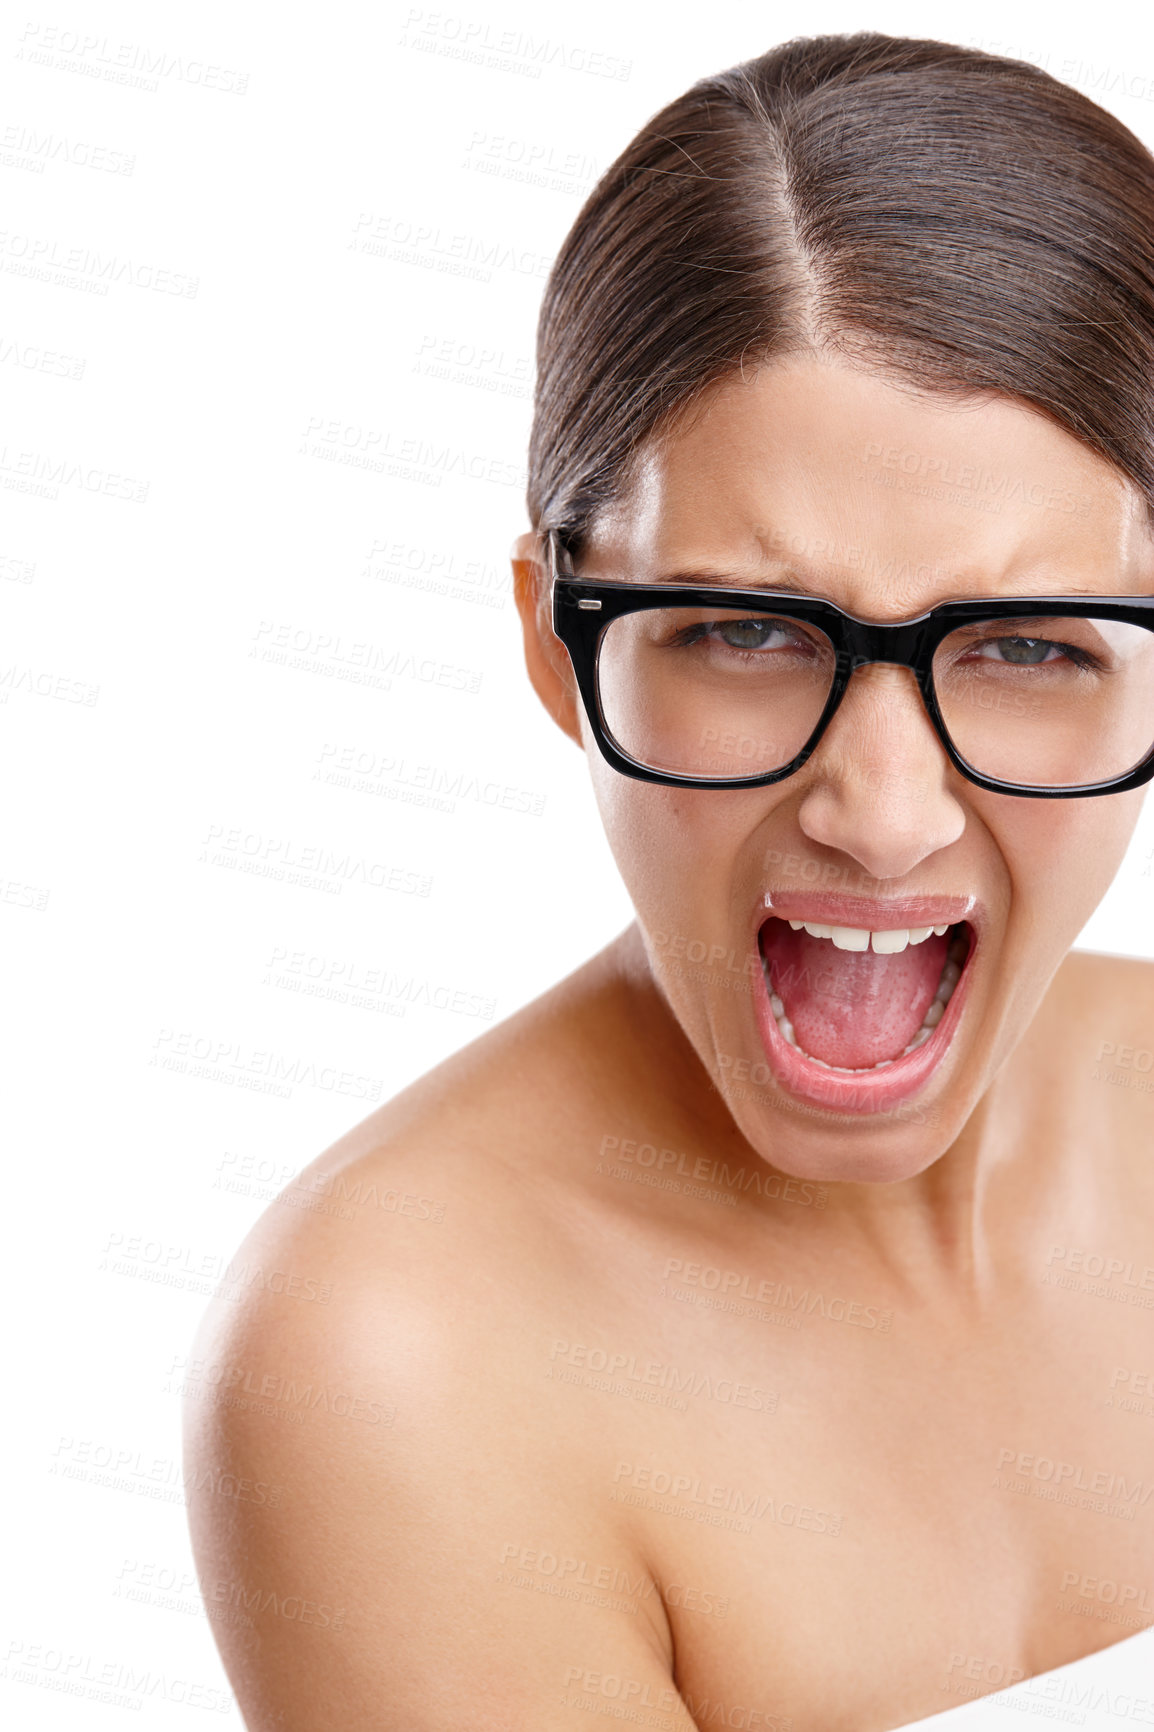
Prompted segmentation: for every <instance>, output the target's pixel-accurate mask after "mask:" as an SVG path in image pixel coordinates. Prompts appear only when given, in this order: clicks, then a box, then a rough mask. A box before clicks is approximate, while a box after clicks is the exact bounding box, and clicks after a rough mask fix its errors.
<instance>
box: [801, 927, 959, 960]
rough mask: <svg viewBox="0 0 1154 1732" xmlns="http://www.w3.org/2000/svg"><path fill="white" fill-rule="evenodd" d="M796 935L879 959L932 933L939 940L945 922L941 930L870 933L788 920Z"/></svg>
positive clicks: (862, 929)
mask: <svg viewBox="0 0 1154 1732" xmlns="http://www.w3.org/2000/svg"><path fill="white" fill-rule="evenodd" d="M789 924H790V925H791V926H792V927H793V930H794V931H795V932H796V931H797V930H798V928H799V927H804V928H805V930H806V931H807V932H808V933H809V934H810V936H811V937H812V938H829V939H832V941H833V945H834V948H835V950H869V948H870V946H871V945H872V946H873V949H874V950H875V951H876V953H877V954H878V955H879V956H893V955H894V954H895V953H896V952H897V951H899V950H904V949H905V948H906V945H907V944H921V943H922V942H923V941H924V940H925V939H927V938H928V937H929V935H930V933H931V932H932V933H933V934H934V936H935V937H937V938H940V937H941V936H942V934H943V932H948V931H949V922H948V921H947V922H946V923H945V924H944V925H942V926H897V927H893V928H891V929H890V930H888V931H881V932H873V931H871V930H870V928H869V927H868V926H823V925H822V924H821V923H820V921H817V920H791V921H790V923H789Z"/></svg>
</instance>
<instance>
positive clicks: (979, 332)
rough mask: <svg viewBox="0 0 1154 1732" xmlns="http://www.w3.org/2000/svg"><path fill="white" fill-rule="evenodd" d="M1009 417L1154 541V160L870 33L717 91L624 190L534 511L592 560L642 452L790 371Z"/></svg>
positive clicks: (549, 355) (1110, 130)
mask: <svg viewBox="0 0 1154 1732" xmlns="http://www.w3.org/2000/svg"><path fill="white" fill-rule="evenodd" d="M804 349H810V350H817V351H822V352H827V353H830V354H833V355H841V356H842V357H844V359H845V361H846V362H847V363H849V364H853V365H858V366H864V367H868V368H870V369H871V370H873V371H875V372H877V373H884V374H888V375H889V376H891V377H892V378H893V379H894V380H895V381H897V382H901V381H904V382H906V383H908V384H909V385H911V386H913V387H914V388H916V389H920V390H932V391H939V392H943V393H946V394H948V395H953V396H956V397H959V398H962V399H965V398H972V397H974V396H975V395H977V394H979V393H986V392H991V391H993V392H1000V393H1003V394H1008V395H1010V396H1013V397H1015V398H1018V399H1020V400H1022V401H1024V402H1025V403H1026V404H1028V405H1030V406H1032V407H1033V408H1035V409H1037V410H1040V411H1041V412H1042V413H1044V414H1046V415H1048V416H1050V417H1051V419H1052V420H1054V421H1056V422H1057V423H1058V424H1059V426H1061V427H1062V428H1064V429H1065V430H1066V431H1067V432H1069V433H1071V434H1073V435H1074V437H1075V438H1077V439H1080V440H1082V441H1083V442H1084V443H1085V444H1086V445H1088V446H1090V447H1091V448H1092V449H1093V450H1094V451H1095V452H1097V453H1098V454H1099V455H1101V456H1102V457H1104V458H1106V459H1107V460H1108V461H1109V462H1111V463H1113V464H1114V465H1115V466H1116V467H1117V468H1118V469H1119V470H1121V471H1122V472H1123V474H1125V475H1126V476H1127V477H1128V478H1129V479H1130V480H1131V481H1132V482H1133V483H1135V484H1136V485H1137V487H1138V488H1139V489H1140V491H1141V492H1142V494H1143V495H1144V496H1145V499H1146V504H1147V510H1148V512H1149V513H1150V518H1151V522H1152V523H1154V426H1152V413H1151V411H1152V394H1154V157H1152V156H1151V155H1150V153H1149V152H1148V151H1147V150H1146V148H1145V147H1144V146H1143V145H1142V144H1141V143H1140V142H1139V140H1138V139H1137V138H1135V136H1134V134H1133V133H1131V132H1130V131H1129V130H1128V129H1127V128H1126V127H1125V126H1123V124H1122V122H1121V121H1119V120H1117V119H1115V118H1114V116H1113V115H1111V114H1109V113H1107V112H1106V111H1105V110H1104V109H1102V108H1099V107H1098V106H1097V104H1096V103H1093V102H1091V101H1090V100H1089V98H1088V97H1085V96H1082V95H1080V94H1079V93H1078V92H1077V91H1075V90H1073V89H1071V88H1070V87H1069V86H1068V85H1065V84H1062V83H1060V82H1059V81H1058V80H1057V79H1055V78H1051V77H1050V75H1049V74H1048V73H1046V72H1043V71H1041V70H1040V69H1039V68H1038V67H1036V66H1031V65H1029V64H1028V63H1026V62H1025V61H1021V60H1006V59H1003V58H1001V57H1000V56H997V55H992V54H985V53H982V52H980V51H979V50H977V49H970V48H958V47H954V46H952V45H950V44H949V43H944V42H931V41H923V40H920V39H913V38H907V37H894V36H884V35H879V34H877V33H875V32H862V33H860V34H857V35H854V36H813V37H806V38H801V39H798V40H795V41H792V42H787V43H784V44H783V45H782V46H780V47H778V48H774V49H771V50H770V51H769V52H768V53H766V54H763V55H761V56H760V57H759V58H758V59H756V60H749V61H746V62H745V63H744V64H742V65H740V66H735V67H732V68H731V69H730V70H729V71H726V72H719V73H717V74H715V75H714V76H712V77H709V78H703V79H700V80H699V81H698V82H697V83H696V84H694V85H693V86H692V87H691V89H689V90H688V91H686V93H685V94H684V95H683V96H680V97H678V98H677V100H676V101H675V102H671V103H670V104H669V105H668V106H667V107H666V108H663V109H662V110H661V111H660V113H659V114H656V115H655V116H654V117H653V119H652V120H650V121H649V122H648V123H647V124H646V125H645V126H644V127H642V129H641V131H640V132H639V133H638V134H637V136H636V138H635V139H634V140H633V142H632V143H631V144H629V145H628V146H627V148H626V149H625V150H624V151H623V152H622V154H621V155H620V156H619V157H618V158H617V160H616V162H614V163H613V164H612V165H611V167H610V168H608V169H607V170H606V172H605V174H604V175H602V177H601V179H600V180H599V181H598V183H597V185H596V186H595V187H594V189H593V191H592V193H591V194H590V195H589V197H588V199H587V200H586V202H585V204H584V205H583V206H582V209H581V211H580V213H579V214H578V216H577V220H576V221H575V223H574V225H573V227H572V229H571V230H570V232H569V234H568V236H567V237H566V239H565V241H564V243H563V245H562V247H561V250H560V252H559V254H558V255H557V258H556V261H555V263H554V265H553V269H552V272H551V274H550V277H549V280H548V283H547V285H546V289H545V294H544V299H543V302H542V306H541V315H540V322H539V325H538V331H537V383H536V392H535V399H534V416H533V427H532V433H531V437H530V444H529V479H528V489H527V504H528V508H529V518H530V522H531V523H532V525H533V527H534V529H537V530H538V531H540V532H542V533H543V532H545V531H547V530H551V529H558V530H560V531H561V533H562V534H563V536H564V537H565V539H566V540H567V541H568V543H569V545H570V547H571V548H572V549H573V550H574V552H577V551H579V548H580V543H581V539H582V537H583V536H584V535H585V534H586V532H587V530H588V528H589V526H590V525H591V523H592V521H593V519H594V517H595V516H596V515H597V513H598V512H599V511H600V510H601V509H602V508H603V507H605V506H607V505H608V504H610V503H611V502H612V501H613V500H615V499H619V498H621V497H622V496H623V495H625V494H627V492H628V490H629V487H630V483H631V480H632V473H633V471H632V466H633V464H634V461H635V459H636V457H637V456H638V455H639V454H640V452H641V449H642V447H643V445H645V444H646V443H647V442H649V441H651V440H652V439H653V438H654V437H655V436H660V435H661V434H662V433H664V432H667V431H669V430H670V429H672V428H673V427H675V426H676V425H677V424H679V422H680V419H681V416H682V414H683V412H684V411H685V410H686V409H688V408H689V407H690V406H691V405H692V404H693V403H694V402H696V401H698V400H700V399H701V398H702V396H703V394H704V393H705V392H706V391H707V389H708V388H709V387H710V386H712V385H714V384H715V383H719V382H720V381H721V380H722V379H723V378H725V377H727V376H729V375H731V374H735V373H737V372H738V370H739V369H741V370H745V369H746V368H747V367H748V366H753V367H756V366H757V365H758V364H759V363H761V362H764V361H766V360H768V359H769V358H770V357H773V356H777V355H782V354H786V353H789V352H791V351H797V350H804Z"/></svg>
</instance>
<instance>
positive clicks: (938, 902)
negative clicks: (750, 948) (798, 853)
mask: <svg viewBox="0 0 1154 1732" xmlns="http://www.w3.org/2000/svg"><path fill="white" fill-rule="evenodd" d="M773 914H776V915H777V918H778V919H779V920H816V921H819V922H820V923H821V924H822V925H825V926H865V927H868V928H869V929H870V931H871V932H884V931H886V930H887V929H890V928H893V927H900V926H941V925H943V924H946V925H949V926H954V925H956V923H957V922H958V921H959V920H968V921H969V923H970V925H971V926H972V927H973V929H974V932H975V934H976V933H978V932H979V931H980V929H981V927H982V925H983V924H984V921H985V912H984V910H983V909H982V908H981V907H980V905H979V902H978V898H977V897H976V896H838V895H835V894H834V893H833V892H832V891H824V890H767V891H766V892H765V899H764V903H763V905H762V906H761V907H760V908H759V909H758V911H757V922H756V930H758V931H760V929H761V927H762V926H763V925H764V924H765V922H766V920H767V919H768V918H769V916H770V915H773Z"/></svg>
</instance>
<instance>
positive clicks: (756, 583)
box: [653, 571, 829, 601]
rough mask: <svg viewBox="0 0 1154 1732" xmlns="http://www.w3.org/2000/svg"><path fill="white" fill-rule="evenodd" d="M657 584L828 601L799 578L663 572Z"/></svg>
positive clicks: (712, 572) (656, 579)
mask: <svg viewBox="0 0 1154 1732" xmlns="http://www.w3.org/2000/svg"><path fill="white" fill-rule="evenodd" d="M653 581H654V582H655V583H684V584H691V585H692V584H702V583H704V584H724V585H725V586H726V588H727V589H768V590H773V591H776V592H777V593H778V594H782V595H810V596H814V597H815V598H816V599H817V600H819V601H828V600H829V597H828V596H826V595H824V594H823V592H822V591H821V590H820V589H814V588H813V586H812V585H811V584H808V583H802V582H801V580H800V579H799V578H795V577H787V576H785V575H784V574H782V575H781V576H780V577H763V578H755V577H738V576H735V575H733V574H732V573H729V572H717V571H673V572H662V574H661V576H660V577H657V578H654V580H653Z"/></svg>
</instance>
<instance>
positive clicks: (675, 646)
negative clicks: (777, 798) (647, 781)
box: [597, 607, 835, 782]
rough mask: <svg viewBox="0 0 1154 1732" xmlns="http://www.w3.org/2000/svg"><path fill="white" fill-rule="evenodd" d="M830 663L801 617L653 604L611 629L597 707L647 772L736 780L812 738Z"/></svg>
mask: <svg viewBox="0 0 1154 1732" xmlns="http://www.w3.org/2000/svg"><path fill="white" fill-rule="evenodd" d="M834 666H835V655H834V649H833V645H832V644H831V643H830V640H829V639H828V638H827V637H826V635H825V633H824V632H823V631H820V630H819V629H818V628H817V627H816V626H811V625H807V624H805V623H803V622H802V621H801V620H796V619H788V618H783V617H781V616H779V615H776V614H772V613H761V612H751V611H750V610H749V609H748V608H734V607H660V608H651V609H646V610H644V611H642V612H639V613H628V614H623V615H621V616H620V617H619V618H617V619H615V620H612V621H610V623H609V625H608V626H607V627H606V629H605V631H604V633H603V634H602V637H601V646H600V651H599V654H598V660H597V684H598V698H599V701H600V704H601V716H602V720H603V722H604V725H605V727H606V729H607V730H608V732H609V733H610V734H611V735H612V737H613V738H614V740H616V742H617V744H618V746H619V747H620V748H621V750H622V751H623V752H624V753H625V754H626V755H627V756H628V757H631V758H634V759H636V761H637V762H638V763H640V764H644V765H645V766H646V767H647V768H648V769H651V770H665V771H667V772H669V773H670V774H672V775H681V776H699V777H703V778H708V779H711V780H716V781H719V782H720V781H732V780H736V779H738V778H740V777H743V776H758V775H764V774H767V773H768V772H770V771H772V770H780V769H783V768H784V767H785V765H786V764H788V763H789V762H790V761H791V759H793V758H795V757H796V756H797V754H798V753H799V752H800V751H801V748H802V747H803V746H804V745H805V742H806V741H807V740H808V738H809V736H810V735H811V734H812V733H813V730H814V728H815V727H816V726H817V723H818V720H819V719H820V717H821V713H822V710H823V709H824V708H825V703H826V700H827V698H828V697H829V694H830V690H831V688H832V686H833V678H834Z"/></svg>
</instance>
